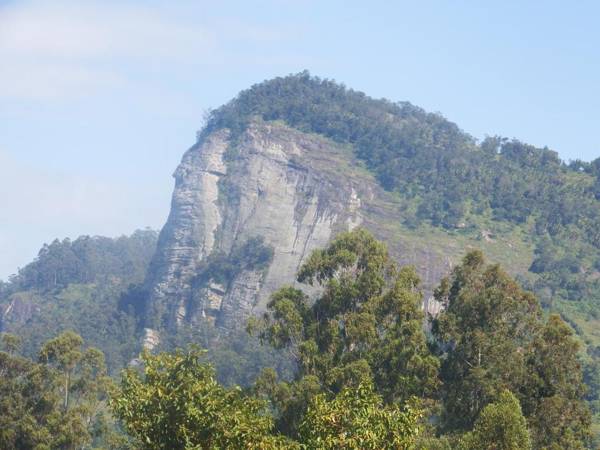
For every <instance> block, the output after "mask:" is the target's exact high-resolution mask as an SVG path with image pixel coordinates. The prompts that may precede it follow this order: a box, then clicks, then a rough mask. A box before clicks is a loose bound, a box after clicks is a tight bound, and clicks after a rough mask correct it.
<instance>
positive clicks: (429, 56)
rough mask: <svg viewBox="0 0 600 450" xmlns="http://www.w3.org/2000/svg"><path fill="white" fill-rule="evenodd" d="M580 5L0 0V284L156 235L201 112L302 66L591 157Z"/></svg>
mask: <svg viewBox="0 0 600 450" xmlns="http://www.w3.org/2000/svg"><path fill="white" fill-rule="evenodd" d="M599 17H600V3H598V2H595V1H589V2H586V1H578V2H570V3H567V2H552V1H544V2H542V1H539V2H537V1H528V2H523V1H520V2H516V1H495V2H491V1H487V2H476V1H471V2H466V1H449V0H448V1H437V2H436V1H420V2H403V1H397V2H390V1H376V0H372V1H368V2H367V1H351V0H346V1H322V0H321V1H310V0H306V1H302V0H280V1H275V0H271V1H267V0H257V1H226V0H224V1H223V0H222V1H212V2H205V1H193V2H192V1H189V2H188V1H176V2H175V1H157V0H155V1H152V0H146V1H126V0H119V1H110V0H102V1H84V0H80V1H65V0H52V1H28V0H19V1H2V0H0V194H1V195H0V200H1V204H0V279H2V278H4V279H5V278H6V277H7V276H8V275H9V274H11V273H14V272H15V271H16V268H17V267H20V266H23V265H25V264H26V263H27V262H29V261H30V260H31V259H32V258H33V257H34V256H35V255H36V253H37V250H38V249H39V247H40V246H41V244H43V243H44V242H49V241H51V240H52V239H53V238H55V237H61V238H63V237H67V236H68V237H71V238H74V237H77V236H78V235H81V234H103V235H109V236H116V235H120V234H123V233H130V232H131V231H133V230H134V229H135V228H142V227H145V226H150V227H153V228H157V229H158V228H160V227H161V226H162V224H163V223H164V221H165V219H166V216H167V214H168V209H169V203H170V195H171V190H172V185H173V182H172V178H171V174H172V172H173V170H174V169H175V167H176V166H177V163H178V161H179V159H180V158H181V155H182V154H183V152H184V151H185V150H186V149H187V148H188V147H189V146H190V145H191V144H192V143H193V141H194V135H195V131H196V130H197V129H198V128H199V126H200V124H201V118H202V113H203V111H204V110H205V109H206V108H209V107H217V106H219V105H220V104H222V103H224V102H226V101H227V100H229V99H230V98H232V97H233V96H234V95H235V94H236V93H237V92H238V91H240V90H241V89H244V88H246V87H248V86H250V85H251V84H253V83H256V82H259V81H262V80H264V79H266V78H271V77H274V76H277V75H285V74H288V73H292V72H298V71H301V70H303V69H308V70H310V71H311V73H313V74H314V75H319V76H321V77H327V78H334V79H336V80H338V81H340V82H343V83H345V84H346V85H347V86H350V87H353V88H355V89H359V90H363V91H365V92H366V93H368V94H369V95H371V96H373V97H387V98H389V99H391V100H408V101H410V102H412V103H414V104H416V105H419V106H422V107H423V108H425V109H427V110H429V111H439V112H441V113H442V114H443V115H444V116H446V117H447V118H449V119H450V120H452V121H454V122H456V123H458V124H459V126H460V127H461V128H463V129H464V130H466V131H467V132H469V133H471V134H472V135H474V136H475V137H478V138H482V137H484V136H485V135H486V134H489V135H494V134H500V135H503V136H507V137H517V138H519V139H521V140H524V141H526V142H529V143H532V144H535V145H538V146H544V145H547V146H548V147H550V148H552V149H554V150H556V151H558V152H559V154H560V155H561V157H562V158H564V159H576V158H580V159H584V160H591V159H595V158H597V157H599V156H600V137H599V136H598V132H597V131H598V125H600V27H598V26H597V21H598V18H599Z"/></svg>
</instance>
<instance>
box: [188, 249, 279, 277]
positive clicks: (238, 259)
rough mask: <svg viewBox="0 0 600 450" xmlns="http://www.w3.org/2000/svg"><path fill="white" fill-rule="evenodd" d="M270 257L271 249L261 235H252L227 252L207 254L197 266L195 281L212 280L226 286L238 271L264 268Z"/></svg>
mask: <svg viewBox="0 0 600 450" xmlns="http://www.w3.org/2000/svg"><path fill="white" fill-rule="evenodd" d="M272 259H273V249H272V248H271V247H269V246H267V245H266V244H265V243H264V239H263V238H262V237H253V238H250V239H248V240H246V241H245V242H244V243H243V244H242V245H236V246H234V247H233V249H232V250H231V252H230V253H229V254H224V253H213V254H211V255H209V256H208V257H207V258H206V259H204V260H203V261H202V262H201V264H200V266H199V267H198V269H197V275H196V280H195V282H196V283H198V284H205V283H206V282H208V281H214V282H216V283H219V284H223V285H225V286H228V285H229V283H230V282H231V281H232V280H233V279H234V278H235V276H236V275H237V274H239V273H240V272H242V271H244V270H263V269H266V268H267V267H268V266H269V264H270V263H271V261H272Z"/></svg>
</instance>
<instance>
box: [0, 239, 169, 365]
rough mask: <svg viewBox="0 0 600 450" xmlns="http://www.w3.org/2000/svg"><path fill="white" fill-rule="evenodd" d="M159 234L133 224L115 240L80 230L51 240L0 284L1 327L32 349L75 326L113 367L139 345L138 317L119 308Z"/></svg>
mask: <svg viewBox="0 0 600 450" xmlns="http://www.w3.org/2000/svg"><path fill="white" fill-rule="evenodd" d="M157 236H158V233H157V232H156V231H153V230H138V231H136V232H135V233H133V234H132V235H131V236H122V237H119V238H116V239H111V238H106V237H101V236H94V237H90V236H82V237H79V238H77V239H75V240H74V241H71V240H69V239H64V240H63V241H59V240H55V241H54V242H52V243H51V244H49V245H44V246H43V247H42V249H41V250H40V252H39V254H38V257H37V258H36V259H35V260H34V261H33V262H32V263H30V264H28V265H27V266H25V267H23V268H22V269H21V270H19V272H18V274H16V275H15V276H13V277H12V278H11V279H10V281H9V282H7V283H3V284H2V285H1V290H0V331H5V332H11V333H15V334H17V335H18V336H20V338H21V339H22V342H23V352H24V354H26V355H34V354H35V352H36V351H37V349H38V348H39V347H40V345H41V344H42V343H43V342H44V341H46V340H47V339H49V338H51V337H53V336H55V335H57V334H59V333H60V332H62V331H65V330H75V331H76V332H77V333H79V334H81V335H82V336H83V337H84V338H85V340H86V341H87V342H88V343H89V344H91V345H94V346H96V347H98V348H100V349H102V351H103V352H104V353H105V354H106V359H107V364H108V367H109V369H110V370H111V371H112V372H113V373H116V372H117V371H118V370H120V369H121V368H122V367H124V365H126V364H127V362H128V361H129V360H130V359H131V358H132V356H133V355H135V353H136V352H137V351H138V348H139V344H138V342H137V341H138V339H137V336H136V332H137V330H136V326H137V320H136V317H135V316H134V315H133V314H129V311H127V310H126V308H123V307H121V305H120V303H121V302H122V301H123V300H122V299H123V298H124V297H125V296H126V294H127V293H128V292H129V291H130V290H134V287H135V286H139V285H140V284H141V283H142V282H143V280H144V276H145V273H146V269H147V267H148V265H149V263H150V259H151V258H152V255H153V254H154V250H155V247H156V240H157Z"/></svg>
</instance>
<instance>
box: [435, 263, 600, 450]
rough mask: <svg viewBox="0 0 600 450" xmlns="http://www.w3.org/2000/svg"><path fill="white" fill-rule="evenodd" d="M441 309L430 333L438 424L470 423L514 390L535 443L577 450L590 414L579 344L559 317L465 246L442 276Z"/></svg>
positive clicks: (457, 427)
mask: <svg viewBox="0 0 600 450" xmlns="http://www.w3.org/2000/svg"><path fill="white" fill-rule="evenodd" d="M436 297H437V299H438V300H439V301H442V302H444V304H445V306H446V310H445V311H444V312H443V313H442V314H441V315H440V316H439V317H438V319H437V320H436V321H435V322H434V326H433V332H434V335H435V336H436V338H437V339H438V341H439V344H440V348H441V349H442V351H443V356H442V357H443V361H444V362H443V364H442V370H441V375H442V381H443V389H442V401H443V414H442V429H443V430H444V431H445V432H462V431H466V430H468V429H470V428H471V427H472V426H473V424H474V423H475V421H476V420H477V419H478V417H480V415H481V414H482V411H483V409H484V408H485V407H486V406H487V405H488V404H490V403H494V402H496V401H497V400H498V399H499V398H500V394H501V392H502V391H503V390H510V391H511V392H513V393H514V395H516V396H517V398H518V399H519V401H520V404H521V406H522V408H523V414H524V416H525V417H526V419H527V421H528V425H529V428H530V430H531V438H532V443H533V446H534V448H536V449H537V448H540V449H541V448H543V449H554V448H557V449H558V448H565V449H571V448H572V449H578V448H583V447H585V445H586V444H587V443H588V441H589V432H590V413H589V410H588V408H587V406H586V405H585V403H584V394H585V389H584V386H583V382H582V370H581V365H580V363H579V360H578V350H579V345H578V343H577V341H576V340H575V339H574V338H573V336H572V331H571V330H570V328H569V327H568V325H566V324H565V323H564V322H563V321H562V319H561V318H560V317H559V316H556V315H551V316H550V317H549V319H548V321H547V322H544V321H543V320H542V316H541V310H540V308H539V305H538V303H537V300H536V299H535V297H534V296H533V295H532V294H530V293H527V292H524V291H523V290H522V289H521V288H520V287H519V286H518V284H517V283H516V282H515V281H514V280H513V279H512V278H511V277H509V276H508V275H507V274H506V273H505V272H504V271H503V270H502V269H500V267H498V266H497V265H487V264H486V263H485V261H484V258H483V255H482V254H481V253H480V252H471V253H469V254H468V255H467V256H466V257H465V258H464V259H463V262H462V264H461V265H459V266H457V267H456V268H455V269H454V271H453V273H452V275H451V276H450V277H449V278H447V279H445V280H443V281H442V283H441V284H440V287H439V288H438V289H437V290H436Z"/></svg>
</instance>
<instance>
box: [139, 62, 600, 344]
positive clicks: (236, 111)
mask: <svg viewBox="0 0 600 450" xmlns="http://www.w3.org/2000/svg"><path fill="white" fill-rule="evenodd" d="M198 136H199V138H198V142H197V143H196V144H195V145H194V146H193V147H192V148H190V149H189V150H188V151H187V152H186V153H185V155H184V156H183V160H182V162H181V164H180V166H179V167H178V168H177V170H176V171H175V174H174V177H175V190H174V193H173V200H172V207H171V212H170V215H169V219H168V221H167V223H166V225H165V227H164V228H163V230H162V232H161V234H160V237H159V241H158V246H157V250H156V254H155V255H154V258H153V260H152V263H151V265H150V269H149V271H148V275H147V277H146V282H145V289H146V292H147V293H148V298H147V303H146V307H145V327H146V330H145V333H146V345H147V346H150V347H151V346H153V345H155V344H156V342H157V341H158V339H159V337H158V334H157V333H159V332H160V330H171V331H174V330H176V329H178V327H180V326H181V325H184V324H189V325H191V326H193V327H202V326H205V325H206V324H211V325H216V326H217V327H218V328H221V329H225V330H227V329H236V328H239V327H241V326H243V324H244V322H245V319H246V318H247V317H248V316H249V315H251V314H253V313H256V312H260V311H262V310H263V309H264V307H265V305H266V303H267V301H268V299H269V296H270V293H271V292H272V291H273V290H274V289H275V288H277V287H279V286H281V285H283V284H290V283H294V275H295V273H296V271H297V269H298V267H299V266H300V264H301V262H302V261H303V259H304V258H305V257H306V256H307V255H308V254H309V253H310V252H311V251H312V250H313V249H315V248H317V247H322V246H324V245H325V244H326V243H327V242H329V241H330V240H331V239H332V238H333V237H334V236H335V235H336V234H337V233H339V232H341V231H344V230H349V229H352V228H355V227H357V226H362V227H366V228H367V229H369V230H370V231H372V232H373V233H374V234H375V236H376V237H377V238H379V239H382V240H385V241H386V242H388V243H389V246H390V249H391V252H392V254H393V256H394V257H395V258H396V259H397V260H398V261H399V262H400V263H403V264H407V263H408V264H414V265H415V266H416V267H417V269H418V271H419V272H420V275H421V277H422V279H423V286H424V289H425V291H426V292H428V293H431V290H432V289H433V286H434V285H435V284H436V283H437V282H438V281H439V280H440V278H441V277H442V276H443V275H444V274H446V273H447V272H448V269H449V267H450V266H451V265H452V264H453V263H455V262H456V261H457V260H458V258H459V257H460V256H461V255H463V254H464V253H465V251H466V250H468V249H470V248H481V249H482V250H483V251H484V252H485V253H486V254H488V255H489V257H490V259H492V260H494V261H496V262H501V263H503V264H505V265H506V266H507V267H510V268H511V270H512V271H513V273H514V274H519V275H520V276H521V278H522V281H523V283H525V284H526V285H527V287H529V288H531V289H533V290H536V291H537V292H538V293H539V294H541V296H542V302H544V303H545V304H546V305H549V306H552V305H553V306H554V307H556V306H558V305H559V303H560V302H561V301H565V302H569V301H573V300H578V301H581V302H586V301H588V300H589V298H591V297H590V296H592V298H593V296H594V295H596V298H597V297H598V296H597V294H598V292H600V289H599V288H598V277H599V275H600V273H599V269H600V252H599V245H600V231H599V230H600V226H598V224H599V223H600V201H599V199H600V159H598V160H596V161H594V162H592V163H585V162H581V161H577V162H574V163H571V164H568V165H567V164H565V163H564V162H562V161H561V160H560V159H559V157H558V155H557V153H556V152H554V151H551V150H549V149H547V148H543V149H539V148H535V147H533V146H530V145H527V144H524V143H522V142H519V141H516V140H508V139H505V138H500V137H492V138H487V139H485V140H484V141H483V142H481V143H478V142H477V141H476V140H475V139H474V138H473V137H471V136H469V135H468V134H466V133H464V132H463V131H461V130H460V129H459V127H458V126H456V125H455V124H453V123H452V122H449V121H448V120H446V119H444V118H443V117H442V116H440V115H438V114H430V113H427V112H425V111H423V110H422V109H420V108H418V107H415V106H413V105H411V104H409V103H405V102H402V103H392V102H390V101H387V100H375V99H372V98H370V97H368V96H367V95H365V94H363V93H361V92H356V91H353V90H351V89H347V88H346V87H344V86H343V85H340V84H337V83H335V82H333V81H329V80H323V79H319V78H316V77H312V76H310V75H309V74H308V73H307V72H302V73H300V74H296V75H291V76H288V77H284V78H275V79H273V80H269V81H266V82H263V83H261V84H258V85H255V86H253V87H252V88H250V89H249V90H247V91H243V92H241V93H240V94H239V95H238V96H237V97H236V98H235V99H233V100H232V101H231V102H229V103H228V104H226V105H224V106H222V107H221V108H219V109H217V110H214V111H213V112H212V113H211V114H210V117H209V119H208V121H207V123H206V125H205V127H204V128H203V130H201V132H199V134H198ZM312 289H313V291H315V289H316V288H312ZM427 298H428V300H427V301H426V305H425V307H426V308H427V309H428V310H429V311H430V312H435V311H436V308H437V306H436V305H435V304H434V303H433V302H432V301H431V299H429V296H427Z"/></svg>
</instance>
